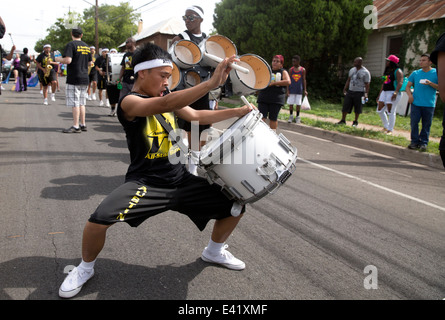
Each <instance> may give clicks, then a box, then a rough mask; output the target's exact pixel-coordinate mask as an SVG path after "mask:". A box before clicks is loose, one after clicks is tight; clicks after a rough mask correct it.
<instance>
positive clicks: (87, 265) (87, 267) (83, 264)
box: [78, 259, 96, 271]
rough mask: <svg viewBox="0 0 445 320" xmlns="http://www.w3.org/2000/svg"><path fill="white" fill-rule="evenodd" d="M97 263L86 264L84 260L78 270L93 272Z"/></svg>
mask: <svg viewBox="0 0 445 320" xmlns="http://www.w3.org/2000/svg"><path fill="white" fill-rule="evenodd" d="M95 263H96V260H94V261H91V262H85V261H83V259H82V262H81V263H80V264H79V267H78V268H81V269H83V270H86V271H91V270H93V268H94V264H95Z"/></svg>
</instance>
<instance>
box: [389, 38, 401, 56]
mask: <svg viewBox="0 0 445 320" xmlns="http://www.w3.org/2000/svg"><path fill="white" fill-rule="evenodd" d="M402 43H403V39H402V37H401V36H396V37H388V45H387V47H386V48H387V52H386V56H389V55H390V54H395V55H396V56H398V57H400V49H401V48H402Z"/></svg>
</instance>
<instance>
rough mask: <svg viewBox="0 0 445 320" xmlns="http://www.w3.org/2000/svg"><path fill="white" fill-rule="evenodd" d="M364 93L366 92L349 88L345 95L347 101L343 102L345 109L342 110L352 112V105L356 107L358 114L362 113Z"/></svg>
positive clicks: (355, 110)
mask: <svg viewBox="0 0 445 320" xmlns="http://www.w3.org/2000/svg"><path fill="white" fill-rule="evenodd" d="M363 95H364V92H360V91H350V90H348V92H347V93H346V96H345V101H344V102H343V109H342V110H341V111H342V112H346V113H351V112H352V107H354V112H355V113H357V114H361V113H362V111H363V104H362V97H363Z"/></svg>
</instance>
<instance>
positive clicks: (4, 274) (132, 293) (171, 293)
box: [0, 256, 209, 300]
mask: <svg viewBox="0 0 445 320" xmlns="http://www.w3.org/2000/svg"><path fill="white" fill-rule="evenodd" d="M78 263H79V261H78V260H75V261H74V260H67V259H56V260H55V259H54V258H49V257H37V256H36V257H23V258H17V259H13V260H11V261H7V262H4V263H1V264H0V300H24V299H30V300H54V299H59V296H58V290H59V286H60V285H61V283H62V281H63V279H64V278H65V276H66V274H64V273H63V272H64V269H65V267H67V266H70V265H77V264H78ZM207 266H209V264H207V263H205V262H204V261H202V260H201V259H200V258H198V259H197V260H196V261H193V262H191V263H189V264H187V265H183V266H172V265H161V266H157V267H155V268H150V267H145V266H141V265H130V264H126V263H122V262H119V261H115V260H110V259H100V260H98V263H96V268H95V272H96V273H95V275H94V277H93V278H91V280H90V281H89V282H88V283H87V284H85V285H84V287H83V288H82V291H81V292H80V293H79V294H78V296H76V298H79V299H92V297H86V296H87V295H94V297H93V299H98V300H118V299H119V300H140V299H144V300H184V299H186V298H187V293H188V286H189V283H190V282H191V281H192V280H193V279H194V278H195V277H196V276H197V275H199V274H200V273H201V272H202V271H203V270H204V268H206V267H207Z"/></svg>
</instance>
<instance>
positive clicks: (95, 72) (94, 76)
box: [88, 67, 97, 82]
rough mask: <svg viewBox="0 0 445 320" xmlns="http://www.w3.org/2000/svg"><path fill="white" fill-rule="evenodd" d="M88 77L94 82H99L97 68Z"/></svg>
mask: <svg viewBox="0 0 445 320" xmlns="http://www.w3.org/2000/svg"><path fill="white" fill-rule="evenodd" d="M93 68H94V67H93ZM88 79H89V82H93V81H96V82H97V70H91V71H90V74H89V75H88Z"/></svg>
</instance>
